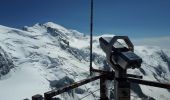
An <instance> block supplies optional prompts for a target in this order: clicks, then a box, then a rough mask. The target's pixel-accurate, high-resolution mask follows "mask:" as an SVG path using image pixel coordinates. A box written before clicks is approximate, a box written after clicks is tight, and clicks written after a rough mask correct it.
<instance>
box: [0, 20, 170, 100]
mask: <svg viewBox="0 0 170 100" xmlns="http://www.w3.org/2000/svg"><path fill="white" fill-rule="evenodd" d="M107 36H111V35H107ZM99 37H100V36H95V37H94V40H93V44H94V49H93V51H94V62H93V66H94V67H95V68H99V69H102V68H103V66H106V65H107V63H106V61H105V54H104V53H103V51H102V50H101V49H100V46H99V42H98V38H99ZM0 47H1V48H2V50H3V51H4V52H5V54H6V55H7V57H6V56H3V58H6V59H7V58H8V59H9V61H11V65H13V67H10V68H8V69H10V70H9V71H8V72H7V73H5V74H3V75H2V76H0V90H3V91H0V100H22V99H24V98H30V97H31V96H32V95H35V94H38V93H40V94H42V93H44V92H46V91H48V90H51V89H52V88H58V87H61V86H64V85H66V84H70V83H72V82H74V81H79V80H81V79H84V78H86V77H88V76H89V36H85V35H84V34H83V33H80V32H78V31H76V30H71V29H66V28H64V27H63V26H60V25H58V24H55V23H52V22H47V23H44V24H35V25H34V26H32V27H28V26H25V27H24V28H23V30H20V29H14V28H9V27H5V26H0ZM135 52H136V53H137V54H138V55H139V56H141V57H142V58H143V60H144V62H143V64H142V67H141V68H140V69H135V70H129V73H135V74H138V75H143V76H144V79H147V80H153V81H159V82H169V83H170V67H168V66H170V55H169V54H170V53H169V51H164V50H162V49H160V48H158V47H147V46H136V47H135ZM0 53H1V54H4V53H2V52H0ZM1 69H2V68H0V71H1ZM98 84H99V82H98V81H95V82H92V83H89V84H87V85H84V86H81V87H79V88H77V89H75V90H74V91H70V92H69V93H63V94H62V95H60V98H61V99H66V100H71V99H73V100H79V99H80V98H82V97H84V96H85V95H87V94H89V93H91V91H95V90H97V89H99V85H98ZM137 88H138V89H140V91H136V89H132V91H134V93H133V94H132V95H133V96H132V99H136V98H138V99H139V98H143V99H146V98H148V97H152V98H154V99H156V100H168V99H170V96H169V94H170V92H169V91H168V90H166V89H160V88H153V87H146V86H143V85H140V86H137ZM99 96H100V95H99V91H97V92H95V93H91V95H90V96H88V97H87V98H84V99H83V100H94V99H97V98H99ZM150 99H151V98H150Z"/></svg>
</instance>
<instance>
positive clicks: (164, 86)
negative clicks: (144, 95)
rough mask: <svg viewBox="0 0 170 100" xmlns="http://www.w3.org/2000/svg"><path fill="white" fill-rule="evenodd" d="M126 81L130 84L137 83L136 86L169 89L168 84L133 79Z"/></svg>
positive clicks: (169, 85)
mask: <svg viewBox="0 0 170 100" xmlns="http://www.w3.org/2000/svg"><path fill="white" fill-rule="evenodd" d="M127 80H128V81H129V82H132V83H137V84H143V85H149V86H154V87H159V88H165V89H170V84H165V83H159V82H154V81H147V80H140V79H133V78H127Z"/></svg>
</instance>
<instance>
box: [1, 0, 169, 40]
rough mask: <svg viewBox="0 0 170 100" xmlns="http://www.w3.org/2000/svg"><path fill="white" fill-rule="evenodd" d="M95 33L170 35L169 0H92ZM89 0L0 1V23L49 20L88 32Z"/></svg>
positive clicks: (131, 35) (18, 23)
mask: <svg viewBox="0 0 170 100" xmlns="http://www.w3.org/2000/svg"><path fill="white" fill-rule="evenodd" d="M94 2H95V4H94V7H95V8H94V33H95V34H104V33H110V34H116V35H128V36H129V37H132V38H141V37H142V38H145V37H166V36H170V0H94ZM89 3H90V0H0V24H1V25H5V26H10V27H17V28H21V27H23V26H25V25H28V26H32V25H33V24H35V23H45V22H48V21H52V22H55V23H58V24H60V25H63V26H65V27H66V28H72V29H76V30H78V31H80V32H83V33H89V7H90V5H89Z"/></svg>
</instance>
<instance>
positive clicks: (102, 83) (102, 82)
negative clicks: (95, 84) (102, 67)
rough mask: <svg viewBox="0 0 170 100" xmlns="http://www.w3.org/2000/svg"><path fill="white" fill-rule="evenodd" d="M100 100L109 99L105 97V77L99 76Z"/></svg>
mask: <svg viewBox="0 0 170 100" xmlns="http://www.w3.org/2000/svg"><path fill="white" fill-rule="evenodd" d="M100 100H109V98H108V97H107V87H106V77H102V78H100Z"/></svg>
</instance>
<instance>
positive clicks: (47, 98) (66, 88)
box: [44, 74, 106, 100]
mask: <svg viewBox="0 0 170 100" xmlns="http://www.w3.org/2000/svg"><path fill="white" fill-rule="evenodd" d="M105 76H106V74H102V75H98V76H93V77H91V78H87V79H84V80H81V81H78V82H75V83H73V84H70V85H67V86H64V87H61V88H59V89H55V90H52V91H49V92H46V93H44V100H51V98H52V97H53V96H56V95H59V94H61V93H64V92H67V91H69V90H71V89H74V88H76V87H79V86H81V85H84V84H87V83H89V82H92V81H95V80H97V79H99V78H102V77H105Z"/></svg>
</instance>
